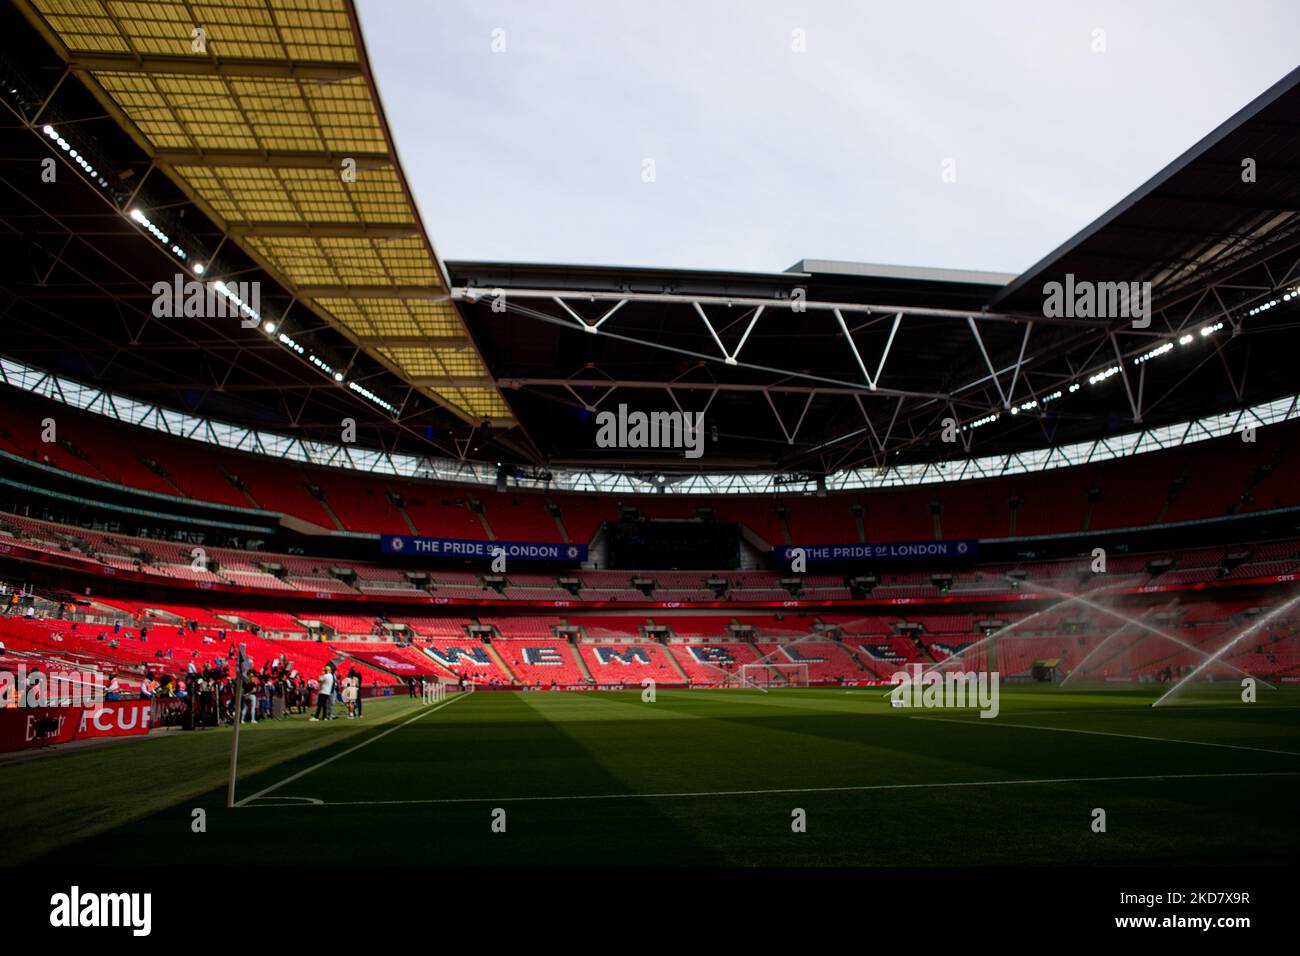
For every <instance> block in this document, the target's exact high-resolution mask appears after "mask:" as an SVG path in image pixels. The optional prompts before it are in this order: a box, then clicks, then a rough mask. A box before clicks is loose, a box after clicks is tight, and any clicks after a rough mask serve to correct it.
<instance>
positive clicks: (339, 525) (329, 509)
mask: <svg viewBox="0 0 1300 956" xmlns="http://www.w3.org/2000/svg"><path fill="white" fill-rule="evenodd" d="M317 500H318V501H319V502H320V506H321V508H322V509H324V511H325V514H326V515H327V516H328V517H329V519H330V521H333V522H334V527H335V528H336V529H337V530H339V531H346V530H348V529H347V526H345V525H344V524H343V522H342V521H340V520H339V516H338V515H336V514H335V513H334V507H333V505H331V504H330V503H329V499H328V498H326V497H325V496H324V495H321V496H320V498H318V499H317Z"/></svg>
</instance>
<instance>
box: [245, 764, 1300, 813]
mask: <svg viewBox="0 0 1300 956" xmlns="http://www.w3.org/2000/svg"><path fill="white" fill-rule="evenodd" d="M1220 777H1300V770H1264V771H1244V772H1241V773H1157V774H1145V775H1140V776H1125V777H1056V778H1048V779H1039V780H962V781H957V782H955V783H880V784H866V785H863V786H855V787H781V788H777V789H771V790H700V791H693V792H692V791H687V792H682V793H582V794H577V795H574V796H563V797H443V798H431V799H420V800H338V801H333V802H330V803H326V802H324V801H322V800H315V799H314V798H306V799H312V800H313V802H311V803H304V804H293V806H320V807H383V806H397V805H408V804H421V805H424V804H452V803H556V802H563V801H568V800H670V799H678V798H692V797H753V796H768V795H776V794H785V793H866V792H869V791H877V790H937V789H942V788H945V787H1016V786H1039V785H1051V784H1066V783H1122V782H1131V781H1151V780H1209V779H1215V778H1220ZM271 805H272V804H262V806H271Z"/></svg>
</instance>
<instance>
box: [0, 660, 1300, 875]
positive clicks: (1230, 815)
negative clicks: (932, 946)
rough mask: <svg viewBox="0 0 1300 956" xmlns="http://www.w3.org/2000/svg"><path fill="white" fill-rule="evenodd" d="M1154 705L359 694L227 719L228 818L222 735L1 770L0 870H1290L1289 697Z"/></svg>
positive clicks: (748, 694) (1050, 700)
mask: <svg viewBox="0 0 1300 956" xmlns="http://www.w3.org/2000/svg"><path fill="white" fill-rule="evenodd" d="M1156 696H1158V691H1157V690H1156V689H1155V688H1151V689H1124V690H1108V691H1104V692H1103V691H1097V690H1086V691H1075V690H1073V689H1065V690H1062V689H1059V688H1054V687H1024V686H1016V687H1004V688H1003V692H1002V700H1001V713H1000V714H999V716H998V717H997V718H995V719H991V720H990V719H980V718H979V717H978V716H977V712H975V711H955V710H909V709H894V708H891V707H890V706H889V705H888V701H887V700H885V699H884V697H883V696H882V691H881V690H880V689H874V688H872V689H866V688H864V689H853V690H844V689H808V690H804V689H798V690H783V691H773V692H771V693H767V694H764V693H759V692H756V691H686V690H660V691H659V693H658V698H657V700H656V701H655V702H653V703H645V702H642V699H641V695H640V693H639V692H630V691H629V692H625V693H558V692H533V693H490V692H480V693H476V694H467V695H464V696H462V697H455V696H453V697H452V698H450V699H449V700H448V701H446V702H445V703H443V704H441V705H434V706H431V707H425V706H423V705H420V704H418V703H416V702H412V701H408V700H406V699H400V700H388V701H380V702H370V703H369V704H368V709H367V715H366V717H365V719H363V720H361V721H348V720H338V721H334V722H333V723H330V724H311V723H308V722H307V721H306V718H305V717H298V718H295V719H293V720H290V721H282V722H279V723H276V724H259V725H258V726H257V727H245V728H244V731H243V734H242V738H241V773H240V778H239V790H238V798H239V799H241V800H247V801H248V802H246V803H245V804H244V805H243V806H241V807H238V808H236V809H234V810H227V809H226V808H225V770H226V760H227V756H228V752H229V742H230V732H229V730H206V731H198V732H194V733H185V732H169V733H166V734H162V735H156V736H155V738H151V739H148V740H143V741H140V742H134V743H130V744H125V745H119V746H113V747H107V748H102V749H95V750H87V751H82V752H72V753H66V754H62V755H57V756H53V757H49V758H42V759H36V760H24V761H16V762H10V763H5V764H0V806H3V807H4V808H5V809H4V813H3V814H2V815H0V833H3V835H4V841H3V844H2V846H3V850H2V851H0V862H3V863H5V864H14V863H19V862H37V863H42V862H45V863H57V864H76V865H79V864H85V863H106V864H109V863H146V864H147V863H154V862H156V863H159V864H164V863H176V862H187V863H196V864H210V863H211V864H219V863H236V864H241V865H243V864H256V863H268V864H273V863H277V862H290V863H306V864H311V863H314V862H317V861H322V860H329V861H332V862H357V863H408V864H432V865H457V864H471V865H493V864H506V865H518V864H525V865H527V864H560V865H565V864H615V865H645V864H652V865H653V864H669V865H671V864H736V865H758V866H762V865H820V864H837V865H867V866H917V865H921V866H926V865H966V864H972V865H976V864H978V865H986V864H1175V865H1177V864H1203V863H1211V864H1215V863H1223V864H1281V863H1288V862H1291V861H1293V860H1294V859H1295V858H1296V857H1297V851H1298V850H1300V823H1297V819H1296V815H1295V813H1294V807H1295V805H1296V802H1297V797H1300V720H1298V719H1297V718H1300V688H1295V687H1291V688H1283V689H1280V690H1276V691H1263V692H1261V697H1260V700H1259V702H1257V703H1251V704H1247V703H1241V702H1240V701H1239V700H1238V699H1237V698H1236V696H1235V695H1234V694H1233V693H1224V694H1221V695H1216V696H1217V697H1218V698H1219V699H1217V700H1215V699H1208V698H1207V699H1193V700H1190V701H1188V702H1187V703H1185V704H1183V705H1178V706H1171V707H1162V708H1158V709H1153V708H1151V707H1150V706H1149V704H1150V702H1151V701H1152V700H1154V699H1155V697H1156ZM259 794H260V795H259ZM249 798H253V799H249ZM1097 808H1100V809H1102V810H1104V811H1105V815H1106V830H1105V832H1104V833H1098V832H1094V830H1093V819H1094V810H1095V809H1097ZM195 809H203V810H204V811H206V832H194V826H193V820H194V819H195V815H194V810H195ZM498 809H499V810H503V811H504V832H496V830H494V827H493V822H494V820H498V821H499V820H500V816H499V815H497V814H495V813H494V811H497V810H498ZM796 809H799V810H802V811H804V815H805V817H806V831H805V832H795V830H794V829H793V828H792V823H793V821H794V812H795V810H796ZM498 829H499V823H498Z"/></svg>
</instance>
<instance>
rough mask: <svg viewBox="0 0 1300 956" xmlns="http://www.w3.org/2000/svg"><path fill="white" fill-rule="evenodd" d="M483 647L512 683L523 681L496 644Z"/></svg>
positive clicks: (488, 643)
mask: <svg viewBox="0 0 1300 956" xmlns="http://www.w3.org/2000/svg"><path fill="white" fill-rule="evenodd" d="M484 524H486V522H484ZM483 649H484V650H485V651H487V655H488V657H490V658H492V663H493V664H495V665H496V666H497V668H498V669H499V670H500V671H501V673H503V674H505V675H506V676H507V677H509V678H510V682H511V683H512V684H520V683H523V682H522V681H521V680H520V679H519V675H518V674H516V673H515V672H514V671H512V670H511V669H510V665H509V664H507V663H506V659H505V658H504V657H502V656H501V655H500V653H498V652H497V649H496V647H495V645H494V644H493V643H492V642H491V641H484V642H483Z"/></svg>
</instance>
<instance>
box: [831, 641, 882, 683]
mask: <svg viewBox="0 0 1300 956" xmlns="http://www.w3.org/2000/svg"><path fill="white" fill-rule="evenodd" d="M830 643H831V644H834V645H835V646H836V647H838V648H839V649H840V652H841V653H843V654H844V656H845V657H847V658H848V659H849V660H851V661H852V662H853V666H854V668H855V669H856V670H858V671H860V672H861V673H862V674H863V675H864V676H866V677H875V676H876V675H875V674H874V673H872V672H871V671H870V670H868V669H867V666H866V665H865V664H863V663H862V661H861V660H860V659H859V658H858V656H857V655H856V654H854V653H853V652H852V651H851V650H849V649H848V647H846V646H845V645H844V642H843V641H840V640H831V641H830Z"/></svg>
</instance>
